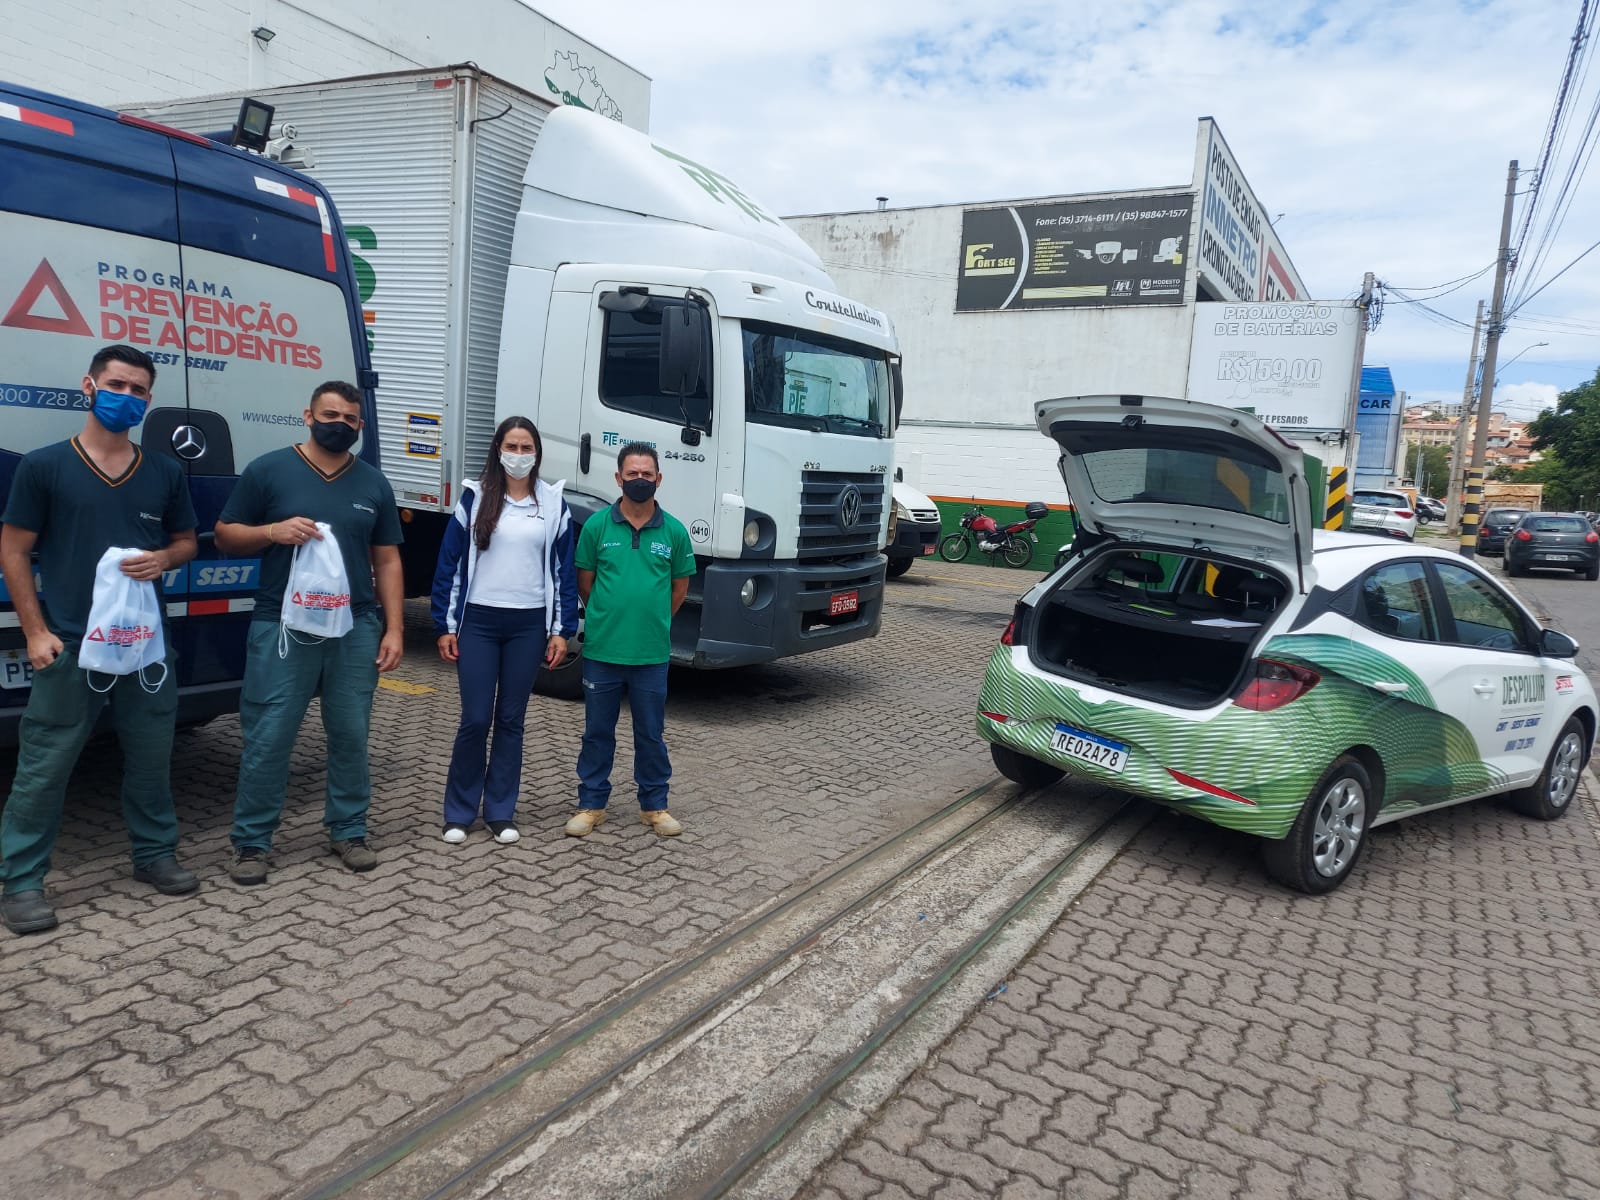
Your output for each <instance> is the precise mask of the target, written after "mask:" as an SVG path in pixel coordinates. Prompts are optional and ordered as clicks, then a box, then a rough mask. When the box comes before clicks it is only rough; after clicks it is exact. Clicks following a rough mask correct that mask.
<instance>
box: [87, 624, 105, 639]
mask: <svg viewBox="0 0 1600 1200" xmlns="http://www.w3.org/2000/svg"><path fill="white" fill-rule="evenodd" d="M83 640H84V641H86V642H103V641H105V640H106V635H105V634H103V633H101V632H100V626H98V625H96V626H95V627H94V628H93V629H91V630H90V631H89V634H88V636H87V637H85V638H84V639H83Z"/></svg>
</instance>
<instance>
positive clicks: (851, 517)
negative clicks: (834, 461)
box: [839, 483, 861, 529]
mask: <svg viewBox="0 0 1600 1200" xmlns="http://www.w3.org/2000/svg"><path fill="white" fill-rule="evenodd" d="M860 519H861V489H860V488H858V487H857V486H856V485H855V484H853V483H847V484H845V485H844V487H842V488H840V489H839V528H840V529H854V528H855V524H856V522H857V521H859V520H860Z"/></svg>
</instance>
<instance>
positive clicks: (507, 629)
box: [444, 604, 550, 826]
mask: <svg viewBox="0 0 1600 1200" xmlns="http://www.w3.org/2000/svg"><path fill="white" fill-rule="evenodd" d="M549 640H550V636H549V633H548V632H547V631H546V629H545V618H544V609H542V608H488V607H485V606H484V605H480V604H469V605H467V611H466V615H465V616H464V617H463V618H462V621H461V629H460V631H459V632H458V633H457V635H456V642H457V644H458V647H459V649H460V655H461V656H460V658H459V659H457V661H456V680H457V682H458V684H459V685H460V688H461V727H460V728H459V729H458V730H456V744H455V750H454V751H453V752H452V753H451V755H450V773H449V775H448V776H447V777H446V780H445V788H444V823H445V824H446V825H462V826H467V825H471V824H472V823H473V822H474V821H475V820H477V819H478V814H479V812H480V811H481V812H482V813H483V819H484V820H485V821H486V822H487V821H510V820H513V819H514V815H515V813H516V811H517V794H518V792H519V790H520V788H521V785H522V730H523V725H524V723H525V722H526V720H527V716H528V697H529V696H531V695H533V681H534V679H535V677H536V676H537V675H538V674H539V666H540V664H541V663H543V662H544V651H545V647H546V645H548V644H549ZM491 728H492V729H493V731H494V740H493V742H492V743H490V741H489V733H490V730H491ZM486 748H487V753H486Z"/></svg>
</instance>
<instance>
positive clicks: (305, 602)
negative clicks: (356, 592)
mask: <svg viewBox="0 0 1600 1200" xmlns="http://www.w3.org/2000/svg"><path fill="white" fill-rule="evenodd" d="M291 603H293V604H298V605H299V606H300V607H301V608H349V607H350V593H349V592H296V593H295V594H294V597H293V599H292V600H291Z"/></svg>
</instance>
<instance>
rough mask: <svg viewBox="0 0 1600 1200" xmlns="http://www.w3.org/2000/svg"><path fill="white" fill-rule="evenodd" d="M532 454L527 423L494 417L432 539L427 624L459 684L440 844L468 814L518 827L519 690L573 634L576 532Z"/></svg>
mask: <svg viewBox="0 0 1600 1200" xmlns="http://www.w3.org/2000/svg"><path fill="white" fill-rule="evenodd" d="M543 451H544V446H543V443H542V442H541V441H540V439H539V431H538V430H537V429H535V428H534V425H533V422H532V421H530V420H528V419H527V418H526V417H507V418H506V419H505V420H504V421H502V422H501V423H500V427H499V428H498V429H496V430H495V431H494V441H493V442H491V443H490V445H489V455H488V460H487V461H486V462H485V463H484V467H483V474H482V476H481V477H480V478H479V480H478V485H477V487H476V489H474V488H471V487H466V488H463V489H462V493H461V503H459V504H458V505H456V511H455V516H454V517H453V518H452V519H451V521H450V523H449V524H448V525H447V526H446V527H445V532H444V544H443V545H442V546H440V547H439V566H438V569H437V570H435V572H434V575H433V629H434V632H435V633H436V634H437V635H438V638H439V657H440V658H442V659H444V661H445V662H447V663H455V664H456V680H457V683H458V685H459V686H460V689H461V727H460V729H458V730H457V731H456V744H455V750H454V751H453V752H452V753H451V755H450V774H449V776H448V777H447V779H446V782H445V793H444V840H445V841H447V842H450V843H451V844H456V843H459V842H464V841H466V840H467V830H468V829H469V828H470V827H471V826H472V823H473V822H474V821H476V820H477V819H478V815H479V813H480V812H481V813H482V814H483V823H484V825H485V826H487V827H488V829H489V832H490V833H491V834H493V835H494V840H495V841H497V842H504V843H509V842H514V841H516V840H517V839H518V837H520V836H521V835H520V834H519V833H518V832H517V826H516V823H515V818H516V809H517V793H518V790H519V788H520V785H521V781H522V730H523V724H524V722H525V720H526V718H527V712H528V698H529V697H530V696H531V695H532V694H533V681H534V679H535V677H536V676H537V675H538V673H539V666H540V664H541V663H546V662H547V663H556V662H559V661H561V658H562V656H563V655H565V654H566V652H567V639H568V638H570V637H572V636H573V635H574V634H576V633H577V631H578V577H577V573H576V572H575V571H574V570H573V567H572V549H573V544H574V542H575V541H576V538H575V533H576V531H575V530H574V529H573V525H572V513H571V511H570V510H569V509H568V508H567V502H566V501H565V500H563V499H562V498H561V488H562V484H561V483H556V484H554V485H551V484H548V483H545V482H544V481H543V480H541V479H540V478H539V460H540V458H541V457H543ZM491 724H492V725H493V728H494V741H493V745H492V748H490V749H489V750H488V753H487V756H486V755H485V746H486V744H487V743H488V740H489V729H490V726H491ZM486 758H487V762H486V761H485V760H486Z"/></svg>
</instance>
